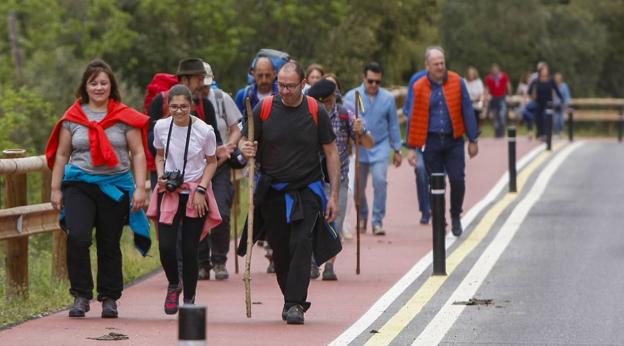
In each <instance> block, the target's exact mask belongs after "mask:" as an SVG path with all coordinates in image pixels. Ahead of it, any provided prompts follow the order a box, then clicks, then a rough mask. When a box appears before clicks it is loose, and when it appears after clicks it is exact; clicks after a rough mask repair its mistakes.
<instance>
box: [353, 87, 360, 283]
mask: <svg viewBox="0 0 624 346" xmlns="http://www.w3.org/2000/svg"><path fill="white" fill-rule="evenodd" d="M359 109H360V92H359V91H358V90H356V91H355V118H356V119H357V118H358V117H359V116H360V114H359V113H360V112H359ZM354 186H355V194H354V195H355V224H356V226H355V239H356V244H357V245H356V246H357V247H356V251H355V261H356V262H355V274H357V275H360V221H361V220H360V136H359V135H356V136H355V184H354Z"/></svg>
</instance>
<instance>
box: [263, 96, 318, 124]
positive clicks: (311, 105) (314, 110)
mask: <svg viewBox="0 0 624 346" xmlns="http://www.w3.org/2000/svg"><path fill="white" fill-rule="evenodd" d="M306 98H307V101H308V111H309V112H310V114H312V119H313V120H314V124H316V125H317V126H318V103H317V102H316V100H315V99H314V98H313V97H311V96H307V95H306ZM272 108H273V96H267V97H265V98H263V99H262V110H261V111H260V120H262V121H266V120H267V119H269V116H271V109H272Z"/></svg>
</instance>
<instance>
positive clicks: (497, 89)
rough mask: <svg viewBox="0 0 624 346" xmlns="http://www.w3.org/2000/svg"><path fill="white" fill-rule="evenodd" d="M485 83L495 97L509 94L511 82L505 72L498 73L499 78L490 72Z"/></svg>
mask: <svg viewBox="0 0 624 346" xmlns="http://www.w3.org/2000/svg"><path fill="white" fill-rule="evenodd" d="M485 84H486V85H487V87H488V90H489V91H490V94H491V95H492V96H494V97H501V96H505V95H507V84H509V77H508V76H507V74H506V73H505V72H501V73H499V74H498V78H494V75H492V74H489V75H488V76H487V78H486V79H485Z"/></svg>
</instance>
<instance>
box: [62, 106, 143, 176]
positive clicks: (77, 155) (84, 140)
mask: <svg viewBox="0 0 624 346" xmlns="http://www.w3.org/2000/svg"><path fill="white" fill-rule="evenodd" d="M81 107H82V110H83V111H84V112H85V114H86V115H87V118H88V119H89V120H91V121H98V122H99V121H101V120H102V119H104V117H105V116H106V113H107V112H93V111H91V109H89V107H88V106H87V105H86V104H83V105H82V106H81ZM63 127H64V128H66V129H68V130H69V132H71V154H70V157H69V164H71V165H74V166H78V167H80V168H81V169H83V170H85V171H87V172H89V173H93V174H116V173H123V172H126V171H128V170H129V169H130V158H129V153H128V141H127V140H126V133H127V132H128V131H129V130H130V129H131V128H132V127H131V126H129V125H127V124H124V123H122V122H118V123H117V124H115V125H113V126H111V127H109V128H107V129H105V131H106V135H107V136H108V140H109V141H110V142H111V144H112V146H113V149H114V150H115V154H117V158H118V159H119V164H117V166H115V167H112V168H111V167H108V166H107V165H101V166H97V167H94V166H93V160H92V159H91V144H90V143H89V128H87V127H86V126H83V125H80V124H77V123H74V122H71V121H64V122H63Z"/></svg>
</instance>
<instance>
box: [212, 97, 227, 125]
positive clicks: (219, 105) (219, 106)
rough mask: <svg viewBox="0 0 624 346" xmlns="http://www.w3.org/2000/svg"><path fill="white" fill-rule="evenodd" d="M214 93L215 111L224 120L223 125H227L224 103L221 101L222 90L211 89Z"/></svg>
mask: <svg viewBox="0 0 624 346" xmlns="http://www.w3.org/2000/svg"><path fill="white" fill-rule="evenodd" d="M212 91H214V93H215V100H216V101H217V102H216V104H217V105H216V106H217V107H216V108H217V109H216V111H217V113H219V117H220V118H222V119H223V120H225V124H226V125H227V114H226V113H225V103H224V101H223V90H221V89H212Z"/></svg>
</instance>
